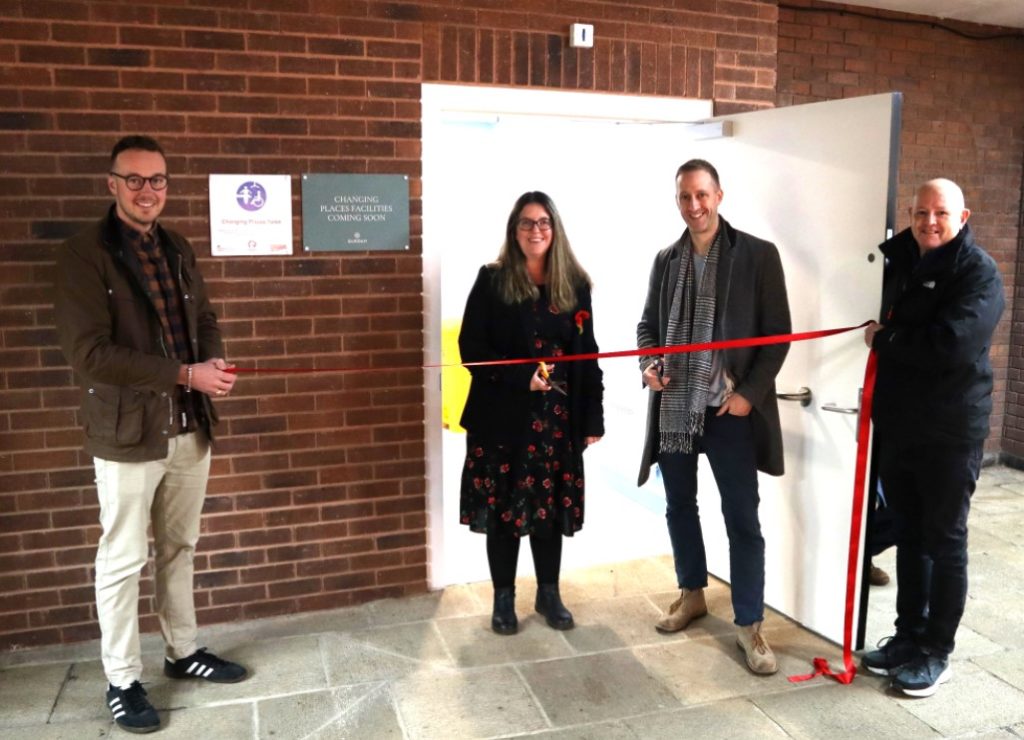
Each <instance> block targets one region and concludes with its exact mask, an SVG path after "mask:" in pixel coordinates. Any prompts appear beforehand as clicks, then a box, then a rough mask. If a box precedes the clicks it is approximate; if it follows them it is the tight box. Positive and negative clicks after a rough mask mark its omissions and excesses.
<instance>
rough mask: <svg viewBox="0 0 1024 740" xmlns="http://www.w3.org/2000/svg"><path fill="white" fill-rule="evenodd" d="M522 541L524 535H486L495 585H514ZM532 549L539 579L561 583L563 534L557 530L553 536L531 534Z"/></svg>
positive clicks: (534, 568) (503, 586)
mask: <svg viewBox="0 0 1024 740" xmlns="http://www.w3.org/2000/svg"><path fill="white" fill-rule="evenodd" d="M521 541H522V538H521V537H504V536H502V535H497V534H489V535H487V563H488V565H490V566H491V583H492V584H494V587H495V588H508V587H509V586H514V585H515V582H516V566H517V565H518V563H519V543H520V542H521ZM530 550H531V551H532V553H533V572H534V574H535V575H536V576H537V583H539V584H540V583H544V584H552V583H558V575H559V573H560V572H561V569H562V535H561V534H559V533H557V532H554V533H552V534H551V536H550V537H538V536H536V535H534V536H531V537H530Z"/></svg>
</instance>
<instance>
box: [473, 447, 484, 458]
mask: <svg viewBox="0 0 1024 740" xmlns="http://www.w3.org/2000/svg"><path fill="white" fill-rule="evenodd" d="M473 454H474V455H476V456H477V457H483V456H484V448H483V447H477V448H476V449H475V450H473Z"/></svg>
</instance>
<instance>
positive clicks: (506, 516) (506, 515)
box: [501, 511, 512, 522]
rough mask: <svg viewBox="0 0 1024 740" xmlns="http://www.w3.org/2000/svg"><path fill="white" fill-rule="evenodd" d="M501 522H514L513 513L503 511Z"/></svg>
mask: <svg viewBox="0 0 1024 740" xmlns="http://www.w3.org/2000/svg"><path fill="white" fill-rule="evenodd" d="M501 521H503V522H510V521H512V512H511V511H503V512H501Z"/></svg>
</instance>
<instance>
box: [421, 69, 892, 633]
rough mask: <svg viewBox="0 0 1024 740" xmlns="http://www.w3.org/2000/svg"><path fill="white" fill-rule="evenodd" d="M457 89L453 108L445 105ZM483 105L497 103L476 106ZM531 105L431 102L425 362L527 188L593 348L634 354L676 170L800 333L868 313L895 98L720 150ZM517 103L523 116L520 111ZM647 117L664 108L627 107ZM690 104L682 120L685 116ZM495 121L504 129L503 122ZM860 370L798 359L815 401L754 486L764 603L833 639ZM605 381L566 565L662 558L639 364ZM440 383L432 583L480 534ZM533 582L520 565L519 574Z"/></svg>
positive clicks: (472, 91)
mask: <svg viewBox="0 0 1024 740" xmlns="http://www.w3.org/2000/svg"><path fill="white" fill-rule="evenodd" d="M467 90H468V91H469V94H468V97H465V98H463V97H460V92H456V91H462V92H463V93H464V92H466V91H467ZM435 94H438V96H435ZM492 94H493V95H494V98H493V100H492V99H490V98H487V96H489V95H492ZM525 94H528V95H529V96H530V99H529V100H527V99H526V98H523V97H522V96H523V95H524V91H517V90H499V91H493V93H492V92H491V91H488V92H487V93H486V95H483V96H482V95H481V94H480V88H468V89H467V88H454V89H453V88H447V87H445V86H425V92H424V152H423V157H424V193H423V202H424V257H425V260H424V261H425V265H426V268H425V270H426V275H425V290H426V293H427V304H428V311H429V312H430V316H429V317H428V337H427V357H428V362H431V361H434V362H436V361H439V360H440V343H441V335H440V327H441V321H442V319H443V318H446V317H447V318H452V317H455V318H456V319H457V318H459V317H461V313H462V308H463V304H464V301H465V296H466V295H467V293H468V291H469V287H470V284H471V283H472V280H473V278H474V276H475V274H476V270H477V269H478V268H479V266H480V265H481V264H482V263H484V262H488V261H491V260H493V259H494V257H495V256H496V255H497V251H498V247H499V246H500V242H501V239H502V237H503V229H504V223H505V219H506V217H507V215H508V210H509V208H511V205H512V203H513V202H514V200H515V199H516V197H518V195H519V194H520V193H522V192H523V191H525V190H534V189H536V190H544V191H546V192H548V193H549V194H550V195H551V196H552V197H553V198H554V200H555V202H556V203H557V204H558V206H559V208H560V210H561V212H562V216H563V220H564V222H565V225H566V228H567V232H568V235H569V238H570V240H571V242H572V244H573V247H574V250H575V251H576V253H577V255H578V257H579V258H580V260H581V262H582V263H583V265H584V267H585V268H586V269H587V270H588V271H589V272H590V274H591V276H592V277H593V279H594V283H595V291H594V320H595V329H596V331H597V337H598V342H599V344H600V346H601V348H602V350H620V349H629V348H631V347H634V346H635V328H636V322H637V319H638V318H639V315H640V310H641V308H642V305H643V300H644V292H645V289H646V282H647V277H648V273H649V270H650V264H651V260H652V258H653V256H654V254H655V252H656V251H657V250H658V249H660V248H661V247H663V246H665V245H667V244H668V243H670V242H672V241H673V240H674V239H675V238H677V237H678V235H679V233H680V231H681V230H682V228H683V225H682V221H681V219H680V217H679V214H678V211H677V210H676V208H675V204H674V202H673V196H674V182H673V179H674V174H675V169H676V167H677V166H678V165H679V164H680V163H681V162H683V161H685V160H686V159H689V158H691V157H703V158H705V159H708V160H710V161H711V162H712V163H714V164H715V165H716V167H718V169H719V172H720V174H721V177H722V187H723V190H724V192H725V200H724V201H723V203H722V206H721V213H722V215H723V216H725V218H727V219H729V220H730V221H731V222H732V223H733V224H734V225H735V226H737V227H738V228H740V229H744V230H747V231H750V232H752V233H754V234H757V235H759V236H762V237H764V238H768V239H771V240H772V241H775V242H776V244H777V245H778V246H779V249H780V253H781V254H782V259H783V264H784V268H785V270H786V275H787V284H788V287H789V291H790V304H791V308H792V311H793V326H794V329H795V330H796V331H806V330H811V329H817V328H830V327H835V326H845V325H850V324H856V323H860V322H861V321H863V320H864V319H867V318H872V317H874V315H875V313H876V312H877V306H878V302H879V290H880V275H881V261H880V259H879V258H878V256H877V255H875V254H874V251H875V250H874V247H875V245H877V243H878V242H880V241H881V240H882V239H883V238H884V236H885V228H886V226H887V223H886V220H887V214H888V213H889V212H890V205H889V204H890V185H889V182H890V176H889V173H890V148H891V147H890V141H891V129H892V126H891V121H892V115H893V114H892V110H893V105H894V102H893V101H894V99H893V97H892V96H888V95H883V96H872V97H870V98H862V99H856V100H849V101H836V102H831V103H822V104H815V105H810V106H798V107H792V108H784V109H774V110H768V111H759V112H756V113H748V114H740V115H736V116H728V117H726V119H727V120H730V121H732V126H733V131H732V135H731V136H728V137H723V138H715V139H704V138H700V139H697V138H696V137H700V136H704V135H706V133H707V132H706V130H705V129H704V128H701V127H693V126H686V125H678V124H670V123H658V124H651V123H643V122H641V121H640V120H638V119H641V120H642V119H648V120H659V121H670V120H676V121H679V120H697V119H700V118H706V115H707V111H706V109H705V111H704V112H703V113H702V112H701V109H700V106H702V105H707V104H706V102H705V101H663V100H658V99H648V98H624V99H619V98H616V97H615V96H602V95H589V94H580V93H576V94H565V93H544V92H536V91H530V92H529V93H525ZM566 95H570V96H574V97H573V98H572V100H573V101H574V102H573V105H572V106H571V108H570V110H571V111H572V112H571V113H569V112H564V108H563V112H561V113H559V114H558V115H551V113H552V111H553V107H556V106H553V105H548V100H551V101H555V100H556V99H555V98H554V97H552V98H549V99H548V100H546V99H545V96H563V100H564V96H566ZM506 96H508V97H506ZM517 97H518V98H519V99H518V100H515V99H514V98H517ZM592 99H604V101H605V105H606V107H605V108H604V109H603V110H602V111H601V112H600V113H598V112H595V110H593V109H590V108H587V105H589V103H584V102H583V101H588V100H592ZM482 100H483V101H485V102H486V105H485V104H482V103H481V101H482ZM495 101H496V102H495ZM523 101H526V103H527V105H528V106H532V107H529V108H527V110H526V111H524V110H523V107H522V105H521V104H522V102H523ZM609 101H612V102H611V104H609ZM556 102H557V101H556ZM659 103H660V104H661V106H662V107H661V109H660V110H659V109H658V108H657V107H654V108H650V109H647V110H640V106H657V105H658V104H659ZM488 105H490V106H491V107H490V108H488V107H487V106H488ZM616 105H618V109H617V108H616ZM683 105H689V106H693V107H691V108H689V109H685V108H681V107H678V106H683ZM502 106H506V107H504V108H503V107H502ZM673 106H677V107H676V108H673ZM495 109H498V110H504V111H506V113H504V114H498V115H496V114H495ZM481 110H484V111H487V112H486V113H485V114H483V115H482V114H481ZM508 111H512V112H513V114H512V115H509V114H508ZM530 111H533V112H532V113H530ZM609 111H612V112H611V113H609ZM624 111H625V112H624ZM627 112H628V113H631V114H632V115H627ZM524 113H527V114H524ZM854 140H855V141H854ZM870 259H873V260H874V261H869V260H870ZM865 357H866V348H865V347H864V345H863V342H862V340H861V337H860V334H859V333H856V334H851V335H842V336H839V337H834V338H830V339H826V340H817V341H812V342H807V343H802V344H797V345H794V346H793V347H792V349H791V351H790V355H789V358H788V359H787V362H786V365H785V367H784V368H783V371H782V373H781V375H780V377H779V382H778V385H779V390H780V391H796V390H798V389H799V388H802V387H808V388H810V389H811V393H812V397H813V400H814V402H813V403H812V404H811V405H809V406H806V407H805V406H801V405H800V404H799V403H797V402H781V406H782V409H781V413H782V419H783V426H784V433H785V444H786V466H787V475H786V476H785V477H783V478H781V479H776V478H771V477H767V476H762V478H761V498H762V505H761V519H762V526H763V528H764V531H765V538H766V542H767V548H768V552H767V574H766V575H767V579H766V600H767V602H768V603H769V604H770V605H771V606H773V607H775V608H777V609H779V610H780V611H782V612H783V613H786V614H787V615H790V616H792V617H793V618H795V619H797V620H798V621H800V622H802V623H803V624H805V625H806V626H808V627H810V628H811V629H814V630H815V631H817V632H820V633H821V634H823V635H826V636H828V637H830V638H831V639H834V640H837V641H839V640H840V639H841V635H842V626H843V598H844V591H845V573H846V552H847V549H846V548H847V544H848V542H849V523H850V507H851V493H852V480H853V472H852V471H853V461H854V455H855V446H854V441H855V431H854V430H855V420H856V416H855V415H846V414H841V413H830V412H827V411H823V410H822V409H821V406H823V405H825V404H826V403H828V402H831V403H833V404H834V405H836V406H838V407H840V408H848V407H856V405H857V394H858V390H859V387H860V381H861V376H862V374H863V365H864V359H865ZM602 368H603V369H604V371H605V386H606V396H605V399H606V400H605V411H606V427H607V436H606V437H605V439H604V440H602V441H601V442H600V443H599V445H597V446H596V447H594V448H592V449H591V450H589V451H588V452H587V454H586V466H587V470H586V472H587V486H588V488H587V501H588V504H587V506H588V509H587V523H586V525H585V527H584V529H583V531H582V532H581V533H580V534H579V536H577V537H576V538H574V539H573V540H571V541H569V542H567V546H566V548H565V567H566V568H571V567H574V566H578V565H584V564H593V563H598V562H607V561H614V560H622V559H628V558H631V557H642V556H646V555H650V554H654V553H661V552H669V551H670V547H669V544H668V537H667V534H666V532H665V524H664V497H663V491H662V490H661V487H660V480H659V479H658V478H657V476H654V477H652V481H651V482H650V483H648V484H647V485H646V486H644V487H643V488H640V489H638V488H637V487H636V484H635V481H636V474H637V470H638V460H639V454H640V447H641V445H642V441H643V426H644V417H645V411H646V398H645V396H644V393H645V391H643V390H641V389H640V384H639V380H638V373H637V370H636V362H635V360H633V359H615V360H606V361H603V362H602ZM439 386H440V382H439V378H438V373H437V372H436V371H428V374H427V382H426V388H427V398H428V430H427V431H428V458H429V463H428V466H429V467H428V478H429V480H430V481H431V486H430V494H429V495H430V515H431V519H430V532H431V547H432V552H431V582H432V585H434V586H435V587H439V586H443V585H446V584H448V583H456V582H464V581H467V580H484V579H486V578H487V566H486V558H485V557H484V552H483V541H482V538H480V537H479V536H478V535H474V534H471V533H469V532H468V531H467V530H466V529H465V528H464V527H460V526H459V525H458V484H459V473H460V470H461V461H462V455H463V453H464V438H463V437H461V436H460V435H457V434H455V433H453V432H450V431H442V430H441V429H440V425H441V423H440V408H441V398H440V393H439V390H438V388H439ZM441 448H443V452H442V451H441ZM442 461H443V462H442ZM701 476H702V478H701V490H702V494H701V499H702V500H701V509H702V511H703V512H705V515H704V517H703V519H702V521H703V524H704V527H705V539H706V542H707V546H708V556H709V564H710V567H711V570H712V572H714V573H715V574H716V575H718V576H719V577H722V578H724V579H725V580H728V578H729V573H728V558H727V542H726V538H725V534H724V528H723V526H722V522H721V516H720V514H719V513H718V512H719V505H718V501H717V492H716V489H715V487H714V482H713V479H712V477H711V475H710V471H709V470H707V469H706V466H705V465H702V471H701ZM526 550H528V548H524V552H525V551H526ZM529 567H530V566H529V563H528V559H527V556H526V555H524V556H523V561H522V563H521V565H520V568H521V570H522V571H526V569H528V568H529ZM671 587H672V584H671V583H667V584H666V588H671Z"/></svg>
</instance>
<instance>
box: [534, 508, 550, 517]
mask: <svg viewBox="0 0 1024 740" xmlns="http://www.w3.org/2000/svg"><path fill="white" fill-rule="evenodd" d="M537 516H539V517H540V518H541V519H547V518H548V510H547V509H537Z"/></svg>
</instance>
